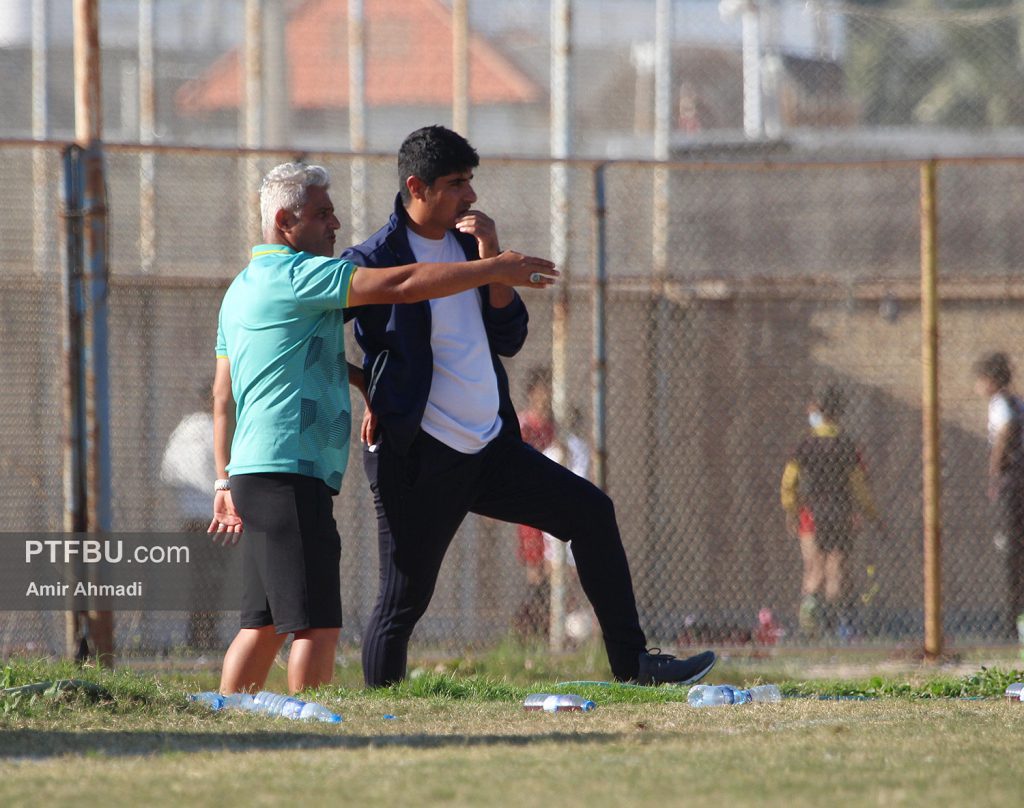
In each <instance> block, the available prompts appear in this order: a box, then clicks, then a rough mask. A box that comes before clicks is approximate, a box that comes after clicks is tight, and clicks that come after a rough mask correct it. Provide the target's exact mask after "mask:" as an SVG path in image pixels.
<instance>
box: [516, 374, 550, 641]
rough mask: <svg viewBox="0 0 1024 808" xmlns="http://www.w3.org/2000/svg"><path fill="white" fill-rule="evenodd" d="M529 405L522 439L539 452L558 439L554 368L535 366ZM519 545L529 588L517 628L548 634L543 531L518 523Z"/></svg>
mask: <svg viewBox="0 0 1024 808" xmlns="http://www.w3.org/2000/svg"><path fill="white" fill-rule="evenodd" d="M526 395H527V401H528V404H527V408H526V409H525V410H523V412H522V413H521V414H520V416H519V429H520V430H521V431H522V433H523V440H524V441H526V442H527V443H528V444H530V446H532V447H533V448H534V449H536V450H537V451H538V452H543V451H545V450H546V449H548V448H549V447H550V446H551V445H552V444H553V443H554V442H555V433H556V428H555V416H554V412H553V411H552V409H551V372H550V371H549V370H548V369H547V368H543V367H535V368H533V370H531V371H530V374H529V376H528V377H527V382H526ZM517 530H518V532H519V547H518V550H517V552H516V557H517V558H518V559H519V563H520V564H522V565H523V566H524V567H525V568H526V584H527V592H526V596H525V597H524V598H523V601H522V603H520V604H519V608H518V609H517V610H516V614H515V618H514V623H513V625H514V626H515V630H516V632H517V633H518V634H519V635H520V636H521V637H523V638H526V637H532V636H542V637H543V636H546V635H547V631H548V608H549V601H550V598H551V590H550V586H549V584H548V576H547V570H546V569H545V567H544V534H543V532H542V531H540V530H538V529H537V528H535V527H530V526H529V525H517Z"/></svg>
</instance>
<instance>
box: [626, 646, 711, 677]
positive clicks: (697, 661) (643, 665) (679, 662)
mask: <svg viewBox="0 0 1024 808" xmlns="http://www.w3.org/2000/svg"><path fill="white" fill-rule="evenodd" d="M717 661H718V657H717V656H715V652H714V651H705V652H704V653H703V654H697V655H696V656H692V657H687V658H686V659H677V658H676V657H674V656H672V654H663V653H661V649H660V648H652V649H651V650H650V651H644V652H643V653H641V654H640V673H639V674H637V677H636V680H637V682H639V683H640V684H642V685H661V684H673V685H692V684H694V683H695V682H699V681H700V680H701V679H703V678H704V677H705V676H707V675H708V671H710V670H711V669H712V668H713V667H715V662H717Z"/></svg>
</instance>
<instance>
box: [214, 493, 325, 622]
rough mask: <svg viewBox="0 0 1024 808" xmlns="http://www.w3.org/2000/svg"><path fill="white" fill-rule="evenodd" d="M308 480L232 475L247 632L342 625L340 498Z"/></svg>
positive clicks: (243, 608) (244, 617)
mask: <svg viewBox="0 0 1024 808" xmlns="http://www.w3.org/2000/svg"><path fill="white" fill-rule="evenodd" d="M335 493H337V492H336V491H334V490H333V489H332V488H330V487H329V486H328V485H327V484H326V483H325V482H324V481H323V480H319V479H317V478H315V477H306V476H304V475H302V474H269V473H268V474H238V475H232V476H231V499H232V501H233V502H234V504H235V508H236V509H237V510H238V513H239V515H240V516H241V517H242V523H243V525H244V527H245V532H244V533H243V534H242V538H241V543H242V554H243V555H242V576H243V578H242V615H241V625H242V628H262V627H263V626H274V627H275V629H276V630H277V633H278V634H287V633H289V632H292V631H302V630H303V629H307V628H334V627H337V626H340V625H341V572H340V569H339V564H340V562H341V538H340V537H339V536H338V526H337V525H336V524H335V522H334V507H333V506H334V499H333V497H334V494H335Z"/></svg>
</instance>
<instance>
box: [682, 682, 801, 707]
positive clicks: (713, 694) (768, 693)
mask: <svg viewBox="0 0 1024 808" xmlns="http://www.w3.org/2000/svg"><path fill="white" fill-rule="evenodd" d="M752 701H756V702H777V701H782V692H781V691H780V690H779V688H778V687H777V686H776V685H758V686H757V687H752V688H750V689H749V690H748V689H746V688H741V687H733V686H732V685H694V686H693V687H692V688H690V692H689V693H688V694H687V696H686V702H687V703H688V704H689V705H690V706H691V707H719V706H721V705H723V704H749V703H750V702H752Z"/></svg>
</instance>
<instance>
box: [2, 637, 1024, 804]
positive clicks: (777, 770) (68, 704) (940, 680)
mask: <svg viewBox="0 0 1024 808" xmlns="http://www.w3.org/2000/svg"><path fill="white" fill-rule="evenodd" d="M583 653H586V652H583ZM502 655H503V656H502ZM525 658H526V657H524V656H523V655H522V654H520V655H519V656H518V657H517V656H516V654H515V652H514V651H513V650H508V649H506V650H503V651H500V652H499V653H498V655H497V657H486V658H481V659H479V660H468V659H461V660H458V661H456V662H452V661H448V662H446V663H444V664H441V663H436V662H435V663H433V664H431V665H425V664H424V665H421V666H420V670H421V673H420V674H419V675H417V676H416V677H415V678H410V679H409V680H407V681H406V682H404V683H402V684H401V685H398V686H395V687H392V688H386V689H382V690H376V691H365V690H362V689H360V688H359V687H357V686H355V685H354V684H353V683H352V682H351V681H350V678H349V677H344V682H343V684H341V685H332V686H330V687H324V688H321V689H319V690H318V691H315V692H313V693H310V694H308V696H309V697H310V698H313V699H315V700H318V701H321V702H323V703H325V704H327V705H329V706H330V707H332V708H334V709H336V710H337V711H338V712H340V713H341V714H342V715H343V716H344V719H345V720H344V722H343V723H342V724H340V725H323V724H313V725H310V724H303V723H298V722H291V721H287V720H283V719H272V718H267V717H264V716H259V715H252V714H246V713H238V712H232V711H222V712H219V713H214V712H211V711H209V710H207V709H206V708H204V707H201V706H199V705H195V704H190V703H189V702H188V701H187V699H186V696H187V694H188V693H190V692H194V691H196V690H199V689H210V688H212V687H213V686H214V685H215V674H214V673H213V672H205V673H200V674H180V673H167V672H159V673H142V672H138V671H132V670H128V669H119V670H114V671H109V670H98V669H95V668H84V669H80V668H77V667H75V666H73V665H71V664H68V663H52V662H46V661H27V660H12V661H10V662H9V663H8V664H7V665H6V666H4V667H0V686H3V687H4V688H11V687H19V686H22V685H26V684H31V683H33V682H39V681H55V680H59V679H81V680H86V681H88V682H91V683H94V684H96V685H98V686H100V687H102V688H103V689H104V690H105V691H106V694H104V693H102V692H97V691H96V690H95V689H93V690H91V691H87V690H83V689H78V690H75V689H71V690H56V689H51V690H49V691H46V692H41V693H35V694H32V695H28V694H21V695H18V696H0V770H2V771H3V772H4V776H3V777H2V778H0V805H27V804H33V805H38V804H46V805H47V806H50V805H54V806H59V805H71V804H76V805H79V804H81V803H82V801H83V799H84V800H85V801H86V802H94V803H95V802H102V804H104V805H138V804H144V803H149V804H150V805H153V806H159V805H169V804H175V805H230V804H243V803H245V804H252V805H277V804H280V803H282V802H284V801H292V802H294V801H296V800H297V799H301V800H302V801H303V802H305V803H307V804H315V802H314V801H316V802H320V801H322V802H325V803H330V804H334V803H341V802H343V803H344V804H346V805H359V806H362V805H394V804H413V805H487V806H516V808H524V806H530V805H552V806H555V805H558V806H562V805H566V806H573V805H581V806H584V805H585V806H587V807H588V808H596V806H605V805H615V806H618V805H645V804H650V805H659V806H661V805H684V804H685V805H695V804H697V805H699V804H701V803H704V804H712V803H713V804H716V805H723V806H726V805H728V806H732V805H786V806H802V805H878V804H886V805H889V804H892V805H924V804H927V805H963V804H975V803H980V804H985V805H1018V804H1020V795H1021V793H1022V791H1021V786H1020V783H1021V782H1022V780H1024V761H1022V759H1021V756H1020V755H1019V754H1018V753H1017V752H1016V748H1017V746H1018V743H1017V741H1018V739H1019V738H1020V737H1022V734H1024V733H1022V731H1024V705H1020V704H1008V703H1007V702H1006V701H1005V700H1003V698H1002V693H1003V690H1004V689H1005V687H1006V685H1007V684H1008V683H1009V682H1010V681H1014V680H1020V679H1024V672H1021V671H1015V670H1012V669H1011V668H1010V667H1009V666H1007V667H979V668H978V669H976V670H974V671H973V672H970V673H966V674H963V673H957V674H953V673H941V672H939V673H935V672H931V671H928V670H927V669H917V670H910V671H907V672H906V673H905V674H904V675H900V676H891V677H890V676H874V677H868V678H863V679H853V680H840V679H822V680H802V679H799V678H796V677H788V678H785V677H783V678H776V677H774V676H773V674H771V673H770V670H769V669H770V668H771V667H773V666H774V667H777V668H782V667H785V666H782V665H777V664H776V663H774V662H768V663H764V662H758V663H756V664H748V663H742V662H731V663H730V662H729V661H728V660H726V661H725V662H724V663H723V664H722V666H721V669H716V671H715V672H714V677H713V681H733V682H736V683H742V684H754V683H756V682H758V681H764V680H771V681H777V682H779V684H780V686H781V687H782V689H783V692H784V693H786V694H787V695H789V696H791V697H792V698H788V699H786V700H784V701H783V702H782V703H781V704H765V705H757V704H755V705H748V706H744V707H737V708H725V707H723V708H713V709H704V710H696V709H693V708H690V707H689V706H688V705H686V704H685V690H682V689H673V688H637V687H621V686H611V687H600V686H576V685H574V686H571V687H569V688H562V689H570V690H572V691H573V692H577V693H581V694H583V695H587V696H589V697H591V698H593V699H594V700H595V701H596V702H597V703H598V705H599V707H598V709H597V710H595V711H594V712H592V713H589V714H585V715H584V714H558V715H547V714H543V713H541V714H538V713H527V712H525V711H523V710H522V708H521V703H522V699H523V698H524V697H525V695H526V694H527V693H529V692H536V691H549V690H554V689H557V688H556V683H557V682H559V681H562V680H564V679H566V678H569V677H566V676H565V675H564V671H565V669H564V668H563V667H562V666H563V665H565V661H564V660H562V661H561V662H551V661H550V660H549V661H544V662H543V664H542V665H541V668H542V670H543V671H544V673H545V676H544V677H542V678H538V679H532V680H531V679H529V678H528V677H527V676H525V675H523V676H520V673H519V671H520V670H521V669H522V668H523V666H524V665H525V662H524V659H525ZM584 661H585V660H584ZM549 666H550V667H549ZM575 670H577V671H578V670H585V666H584V665H582V664H581V667H579V668H576V669H575ZM502 671H505V672H502ZM509 672H511V673H513V674H514V675H508V673H509ZM587 673H588V674H591V673H592V674H594V675H595V676H596V675H597V674H599V673H600V669H599V668H597V669H595V670H593V671H587ZM550 674H554V675H550ZM280 675H281V674H280V671H276V672H275V676H280ZM572 678H579V677H578V676H577V677H572ZM585 678H591V677H590V676H589V675H588V676H587V677H585ZM274 686H275V687H276V688H277V689H278V690H280V689H282V688H281V687H280V685H279V684H278V685H274ZM823 697H824V698H823ZM850 697H859V698H863V699H865V700H863V701H860V700H852V699H850ZM385 715H393V716H395V718H394V719H389V718H385Z"/></svg>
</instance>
